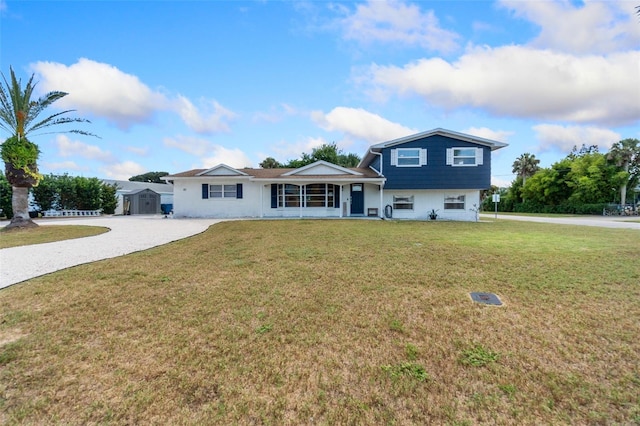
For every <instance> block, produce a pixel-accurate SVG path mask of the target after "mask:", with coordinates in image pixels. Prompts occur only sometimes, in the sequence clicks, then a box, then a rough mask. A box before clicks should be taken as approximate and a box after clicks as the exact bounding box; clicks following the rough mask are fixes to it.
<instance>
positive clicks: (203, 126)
mask: <svg viewBox="0 0 640 426" xmlns="http://www.w3.org/2000/svg"><path fill="white" fill-rule="evenodd" d="M174 108H175V111H176V112H177V113H178V114H179V115H180V117H182V120H183V121H184V122H185V123H186V125H187V126H189V128H191V130H193V131H194V132H196V133H201V134H211V133H216V132H222V131H224V132H227V131H229V126H228V125H227V123H226V122H225V120H230V119H233V118H235V117H236V114H235V113H233V112H232V111H230V110H228V109H226V108H224V107H223V106H222V105H220V104H219V103H218V102H216V101H202V108H200V109H198V108H197V107H196V106H195V105H194V104H193V103H192V102H191V101H190V100H189V99H187V98H186V97H184V96H182V95H179V96H178V98H177V99H176V101H175V103H174ZM203 110H204V111H203Z"/></svg>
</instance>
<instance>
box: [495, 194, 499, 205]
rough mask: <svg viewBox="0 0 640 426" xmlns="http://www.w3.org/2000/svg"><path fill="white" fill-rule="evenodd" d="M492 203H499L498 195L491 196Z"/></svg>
mask: <svg viewBox="0 0 640 426" xmlns="http://www.w3.org/2000/svg"><path fill="white" fill-rule="evenodd" d="M493 202H494V203H499V202H500V194H493Z"/></svg>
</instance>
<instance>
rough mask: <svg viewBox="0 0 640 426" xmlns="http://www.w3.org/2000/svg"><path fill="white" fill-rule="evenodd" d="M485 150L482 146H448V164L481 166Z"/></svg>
mask: <svg viewBox="0 0 640 426" xmlns="http://www.w3.org/2000/svg"><path fill="white" fill-rule="evenodd" d="M483 155H484V151H483V150H482V148H448V149H447V165H448V166H481V165H482V162H483Z"/></svg>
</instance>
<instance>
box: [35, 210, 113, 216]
mask: <svg viewBox="0 0 640 426" xmlns="http://www.w3.org/2000/svg"><path fill="white" fill-rule="evenodd" d="M100 214H101V211H100V210H47V211H44V212H42V217H79V216H100Z"/></svg>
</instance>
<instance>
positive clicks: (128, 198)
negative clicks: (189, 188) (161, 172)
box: [102, 179, 173, 214]
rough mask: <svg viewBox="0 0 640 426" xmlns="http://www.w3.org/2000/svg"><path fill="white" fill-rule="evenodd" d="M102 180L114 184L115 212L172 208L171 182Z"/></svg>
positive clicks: (146, 212) (134, 212) (157, 211)
mask: <svg viewBox="0 0 640 426" xmlns="http://www.w3.org/2000/svg"><path fill="white" fill-rule="evenodd" d="M102 182H104V183H106V184H107V185H114V184H115V185H116V188H117V189H116V197H117V198H118V205H117V206H116V211H115V214H157V213H161V212H162V211H163V210H166V211H171V210H172V208H173V185H171V184H165V183H152V182H136V181H129V180H112V179H103V180H102ZM149 191H150V192H149ZM152 193H153V194H152ZM154 194H155V195H154ZM147 203H148V204H147Z"/></svg>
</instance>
